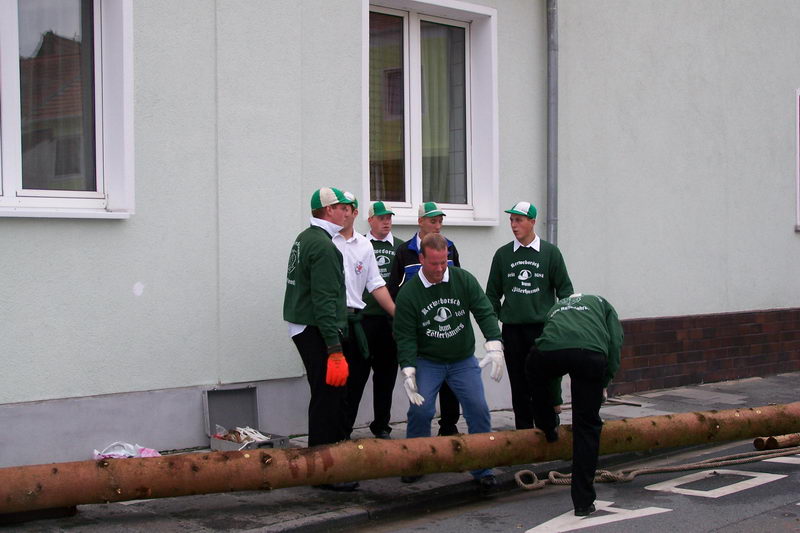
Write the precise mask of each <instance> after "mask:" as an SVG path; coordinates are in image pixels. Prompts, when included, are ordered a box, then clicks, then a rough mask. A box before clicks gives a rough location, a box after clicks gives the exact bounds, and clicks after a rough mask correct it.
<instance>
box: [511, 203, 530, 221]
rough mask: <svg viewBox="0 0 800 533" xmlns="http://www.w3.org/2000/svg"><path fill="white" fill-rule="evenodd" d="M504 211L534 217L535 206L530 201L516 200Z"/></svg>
mask: <svg viewBox="0 0 800 533" xmlns="http://www.w3.org/2000/svg"><path fill="white" fill-rule="evenodd" d="M506 213H511V214H512V215H522V216H524V217H528V218H536V206H535V205H533V204H532V203H530V202H517V203H515V204H514V207H512V208H511V209H506Z"/></svg>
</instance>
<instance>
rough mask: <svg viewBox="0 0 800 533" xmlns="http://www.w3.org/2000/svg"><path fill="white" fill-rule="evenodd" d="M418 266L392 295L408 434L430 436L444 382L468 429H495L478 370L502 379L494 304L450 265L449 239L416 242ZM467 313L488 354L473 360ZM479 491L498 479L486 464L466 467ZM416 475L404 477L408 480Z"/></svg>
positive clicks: (433, 236) (469, 277)
mask: <svg viewBox="0 0 800 533" xmlns="http://www.w3.org/2000/svg"><path fill="white" fill-rule="evenodd" d="M419 261H420V264H421V268H420V270H419V272H418V273H417V275H416V276H414V277H412V278H411V279H410V280H408V281H407V282H406V283H405V284H404V287H403V290H401V291H400V293H399V294H398V296H397V302H396V309H395V317H394V335H395V339H396V340H397V359H398V361H399V363H400V368H401V369H402V373H403V377H404V378H405V381H404V383H403V385H404V387H405V389H406V394H407V395H408V398H409V401H410V405H409V409H408V428H407V432H406V437H407V438H415V437H430V435H431V420H432V419H433V415H434V414H435V410H436V395H437V394H438V392H439V389H440V388H441V386H442V384H443V383H445V382H447V384H448V385H450V388H451V389H452V390H453V392H454V393H455V395H456V397H457V398H458V401H459V403H460V404H461V407H462V408H463V410H464V419H465V420H466V421H467V427H468V429H469V432H470V433H488V432H490V431H491V430H492V426H491V417H490V415H489V406H488V405H487V403H486V398H485V396H484V392H483V382H482V381H481V368H483V367H484V366H486V365H487V364H489V363H491V365H492V370H491V377H492V379H494V380H495V381H500V379H502V377H503V369H504V366H505V365H504V361H503V344H502V343H501V342H500V336H501V334H500V328H499V327H498V325H497V317H496V316H495V314H494V311H492V305H491V304H490V303H489V300H488V299H487V298H486V295H485V294H484V292H483V291H482V290H481V287H480V285H479V284H478V282H477V280H475V278H474V277H473V276H472V274H470V273H469V272H467V271H466V270H462V269H460V268H458V267H454V266H453V267H448V264H447V240H446V239H445V238H444V237H442V236H441V235H439V234H438V233H433V234H429V235H426V236H425V237H424V238H423V239H422V242H421V243H420V250H419ZM470 313H472V315H473V316H474V317H475V320H476V322H477V323H478V326H479V327H480V328H481V332H483V334H484V336H485V337H486V340H487V342H486V344H485V349H486V356H485V357H484V358H483V359H482V360H481V362H480V364H479V363H478V361H477V359H475V357H474V355H475V334H474V333H473V330H472V322H471V320H470ZM471 474H472V476H473V477H474V478H475V479H476V480H477V481H478V482H479V483H480V485H481V487H482V488H483V489H489V488H491V487H492V486H494V485H495V484H496V480H495V477H494V474H492V471H491V470H490V469H480V470H474V471H472V472H471ZM420 477H421V476H403V478H401V479H402V481H403V482H405V483H412V482H414V481H416V480H418V479H419V478H420Z"/></svg>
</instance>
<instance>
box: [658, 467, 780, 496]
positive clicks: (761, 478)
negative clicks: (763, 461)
mask: <svg viewBox="0 0 800 533" xmlns="http://www.w3.org/2000/svg"><path fill="white" fill-rule="evenodd" d="M720 474H728V475H733V476H744V477H748V478H750V479H745V480H742V481H737V482H735V483H732V484H730V485H727V486H724V487H719V488H716V489H714V490H696V489H682V488H680V486H681V485H686V484H687V483H693V482H695V481H700V480H701V479H706V478H710V477H714V476H717V475H720ZM784 477H786V476H785V475H783V474H764V473H762V472H745V471H743V470H724V469H717V470H705V471H703V472H696V473H694V474H689V475H686V476H682V477H679V478H677V479H672V480H669V481H663V482H661V483H656V484H654V485H648V486H647V487H645V489H647V490H657V491H661V492H674V493H675V494H686V495H688V496H702V497H703V498H720V497H722V496H728V495H729V494H734V493H736V492H739V491H742V490H747V489H752V488H753V487H757V486H759V485H763V484H764V483H769V482H771V481H775V480H778V479H781V478H784Z"/></svg>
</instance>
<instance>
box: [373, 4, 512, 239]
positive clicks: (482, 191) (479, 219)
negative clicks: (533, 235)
mask: <svg viewBox="0 0 800 533" xmlns="http://www.w3.org/2000/svg"><path fill="white" fill-rule="evenodd" d="M400 7H401V6H400V4H399V3H397V2H395V1H394V0H387V1H386V2H383V3H382V4H381V5H369V4H366V3H365V10H366V11H367V15H368V16H367V17H366V18H367V19H368V23H367V24H366V26H367V29H366V32H365V33H366V35H365V37H364V39H365V42H366V46H365V49H366V50H365V54H364V55H365V58H364V64H365V75H364V86H365V98H364V99H365V125H364V130H365V149H364V152H365V156H364V157H365V165H364V167H365V171H364V174H365V177H364V181H365V186H364V189H365V196H366V197H367V198H369V199H370V201H374V200H383V201H385V202H388V203H389V205H391V207H392V209H393V210H394V211H395V213H396V217H395V220H396V222H399V223H416V220H417V214H416V213H417V212H416V207H417V205H418V204H420V203H422V202H428V201H434V202H437V203H439V204H440V206H441V207H442V208H444V209H445V210H446V212H447V215H448V219H447V221H448V223H457V224H464V225H496V224H497V222H498V216H499V215H498V203H497V196H498V193H497V188H498V172H497V168H498V165H497V152H498V149H497V147H498V145H497V96H496V95H497V75H496V62H497V60H496V57H497V51H496V41H497V39H496V12H495V10H494V9H491V8H485V7H483V6H475V5H472V4H467V3H463V2H452V1H449V0H439V1H430V2H422V1H416V2H415V1H410V2H409V1H404V2H402V8H400Z"/></svg>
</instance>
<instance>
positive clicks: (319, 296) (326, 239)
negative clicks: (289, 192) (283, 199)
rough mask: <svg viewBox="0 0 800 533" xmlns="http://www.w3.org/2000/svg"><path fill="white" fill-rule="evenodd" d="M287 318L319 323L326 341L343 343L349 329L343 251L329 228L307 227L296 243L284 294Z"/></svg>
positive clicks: (289, 320)
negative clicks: (342, 339) (337, 245)
mask: <svg viewBox="0 0 800 533" xmlns="http://www.w3.org/2000/svg"><path fill="white" fill-rule="evenodd" d="M283 319H284V320H286V321H287V322H293V323H295V324H305V325H307V326H317V327H318V328H319V331H320V333H321V334H322V338H323V339H325V344H327V345H328V346H333V345H335V344H339V343H340V342H341V341H340V340H339V335H340V333H341V334H345V333H346V332H347V300H346V297H345V292H344V266H343V265H342V254H341V253H340V252H339V250H337V249H336V246H334V244H333V242H331V237H330V235H329V234H328V232H327V231H325V230H324V229H322V228H321V227H319V226H310V227H308V228H306V229H305V230H304V231H303V232H302V233H300V235H298V236H297V240H295V241H294V244H293V245H292V252H291V253H290V254H289V269H288V271H287V274H286V293H285V295H284V297H283Z"/></svg>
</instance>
